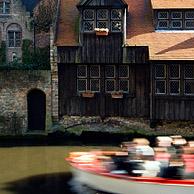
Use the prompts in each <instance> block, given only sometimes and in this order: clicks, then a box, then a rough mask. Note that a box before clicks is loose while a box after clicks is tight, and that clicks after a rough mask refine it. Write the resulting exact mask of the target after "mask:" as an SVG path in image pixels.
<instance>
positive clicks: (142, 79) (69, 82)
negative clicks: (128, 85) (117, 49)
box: [58, 64, 150, 117]
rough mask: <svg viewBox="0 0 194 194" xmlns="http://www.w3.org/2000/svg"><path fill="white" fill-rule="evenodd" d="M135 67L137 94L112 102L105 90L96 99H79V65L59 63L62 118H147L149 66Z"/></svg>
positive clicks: (60, 110)
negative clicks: (77, 83) (77, 72)
mask: <svg viewBox="0 0 194 194" xmlns="http://www.w3.org/2000/svg"><path fill="white" fill-rule="evenodd" d="M133 66H134V74H133V76H134V84H135V91H134V95H133V96H131V95H129V96H127V95H125V96H124V98H123V99H112V98H111V95H110V94H106V93H104V92H103V91H102V92H101V93H99V94H95V97H94V98H83V97H81V96H79V95H78V94H77V92H76V65H70V64H59V71H58V72H59V98H60V100H59V115H60V116H63V115H80V116H81V115H82V116H84V115H85V116H86V115H87V116H91V115H97V116H102V117H105V116H130V117H135V116H136V117H148V116H149V92H150V91H149V67H148V66H145V65H133ZM70 86H71V87H70Z"/></svg>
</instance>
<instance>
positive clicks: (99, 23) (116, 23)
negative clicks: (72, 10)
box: [82, 9, 122, 32]
mask: <svg viewBox="0 0 194 194" xmlns="http://www.w3.org/2000/svg"><path fill="white" fill-rule="evenodd" d="M82 28H83V31H84V32H93V31H94V29H95V28H108V29H109V31H112V32H121V31H122V10H121V9H112V10H108V9H96V10H93V9H85V10H84V11H83V22H82Z"/></svg>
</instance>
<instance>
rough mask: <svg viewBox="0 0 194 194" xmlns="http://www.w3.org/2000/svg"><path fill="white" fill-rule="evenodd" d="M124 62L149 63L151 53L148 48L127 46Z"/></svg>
mask: <svg viewBox="0 0 194 194" xmlns="http://www.w3.org/2000/svg"><path fill="white" fill-rule="evenodd" d="M123 61H124V62H126V63H139V64H142V63H148V61H149V51H148V47H143V46H141V47H140V46H127V47H124V57H123Z"/></svg>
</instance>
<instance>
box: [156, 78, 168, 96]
mask: <svg viewBox="0 0 194 194" xmlns="http://www.w3.org/2000/svg"><path fill="white" fill-rule="evenodd" d="M155 88H156V90H155V93H156V94H166V81H165V80H156V81H155Z"/></svg>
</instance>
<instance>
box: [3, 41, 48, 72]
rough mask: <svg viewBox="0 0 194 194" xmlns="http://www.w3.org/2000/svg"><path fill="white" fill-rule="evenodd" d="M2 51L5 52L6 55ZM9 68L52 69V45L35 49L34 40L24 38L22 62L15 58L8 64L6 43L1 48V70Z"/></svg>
mask: <svg viewBox="0 0 194 194" xmlns="http://www.w3.org/2000/svg"><path fill="white" fill-rule="evenodd" d="M4 46H5V47H4ZM1 53H4V55H3V54H1ZM1 61H3V62H1ZM1 64H2V65H1ZM7 69H10V70H11V69H13V70H33V69H34V70H50V47H49V46H47V47H44V48H35V49H34V46H33V42H32V41H31V40H28V39H24V40H23V42H22V62H20V60H15V61H13V62H10V63H9V64H6V44H5V43H4V45H3V46H1V48H0V70H7Z"/></svg>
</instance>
